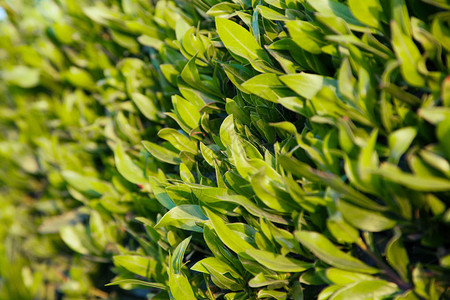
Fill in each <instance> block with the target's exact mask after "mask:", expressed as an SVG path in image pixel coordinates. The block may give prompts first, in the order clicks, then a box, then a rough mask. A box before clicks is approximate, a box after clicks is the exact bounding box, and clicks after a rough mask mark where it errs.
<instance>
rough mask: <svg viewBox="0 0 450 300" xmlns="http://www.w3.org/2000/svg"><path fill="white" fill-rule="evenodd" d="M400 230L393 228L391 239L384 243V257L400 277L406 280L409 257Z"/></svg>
mask: <svg viewBox="0 0 450 300" xmlns="http://www.w3.org/2000/svg"><path fill="white" fill-rule="evenodd" d="M401 237H402V235H401V232H400V230H395V234H394V236H393V237H392V239H391V240H390V241H389V242H388V244H387V245H386V258H387V261H388V262H389V264H390V265H391V266H392V267H393V268H394V269H395V270H396V271H397V272H398V274H399V275H400V277H401V278H402V279H403V280H405V281H408V278H409V277H408V273H409V272H408V265H409V257H408V253H407V252H406V249H405V247H404V246H403V243H402V240H401Z"/></svg>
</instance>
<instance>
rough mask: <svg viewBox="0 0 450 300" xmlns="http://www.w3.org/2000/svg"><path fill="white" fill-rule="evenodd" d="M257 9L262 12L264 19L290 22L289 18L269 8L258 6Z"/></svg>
mask: <svg viewBox="0 0 450 300" xmlns="http://www.w3.org/2000/svg"><path fill="white" fill-rule="evenodd" d="M257 8H258V9H259V11H260V12H261V15H262V16H263V18H266V19H269V20H273V21H285V20H289V18H288V17H286V16H285V15H282V14H280V13H279V12H277V11H275V10H273V9H271V8H269V7H267V6H262V5H258V6H257Z"/></svg>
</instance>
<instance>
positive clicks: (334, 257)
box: [295, 231, 378, 274]
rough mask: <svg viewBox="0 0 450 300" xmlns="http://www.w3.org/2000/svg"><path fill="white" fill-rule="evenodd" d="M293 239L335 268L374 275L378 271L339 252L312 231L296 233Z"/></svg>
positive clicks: (324, 238)
mask: <svg viewBox="0 0 450 300" xmlns="http://www.w3.org/2000/svg"><path fill="white" fill-rule="evenodd" d="M295 237H296V238H297V240H298V241H299V242H300V243H301V244H302V245H303V246H305V247H306V248H308V249H309V250H310V251H311V252H312V253H314V255H316V256H317V257H318V258H319V259H321V260H323V261H324V262H326V263H327V264H329V265H332V266H334V267H336V268H340V269H344V270H349V271H354V272H361V273H369V274H374V273H377V272H378V270H377V269H375V268H373V267H370V266H368V265H366V264H365V263H363V262H361V261H360V260H359V259H357V258H355V257H353V256H351V255H350V254H348V253H345V252H342V251H341V250H339V249H338V248H337V247H336V246H335V245H333V243H331V242H330V241H329V240H328V239H327V238H326V237H324V236H323V235H322V234H320V233H317V232H313V231H296V232H295Z"/></svg>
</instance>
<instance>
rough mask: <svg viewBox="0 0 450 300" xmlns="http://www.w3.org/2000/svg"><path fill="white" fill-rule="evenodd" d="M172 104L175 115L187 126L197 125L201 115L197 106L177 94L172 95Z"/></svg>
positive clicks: (193, 126)
mask: <svg viewBox="0 0 450 300" xmlns="http://www.w3.org/2000/svg"><path fill="white" fill-rule="evenodd" d="M172 104H173V108H174V109H175V113H176V115H177V117H178V118H179V119H180V120H182V121H183V123H184V124H186V125H187V126H188V127H189V128H191V129H193V128H196V127H197V126H198V125H199V122H200V118H201V115H200V112H199V108H198V107H196V106H195V105H193V104H192V103H190V102H189V101H186V100H185V99H183V98H182V97H180V96H178V95H175V96H173V97H172Z"/></svg>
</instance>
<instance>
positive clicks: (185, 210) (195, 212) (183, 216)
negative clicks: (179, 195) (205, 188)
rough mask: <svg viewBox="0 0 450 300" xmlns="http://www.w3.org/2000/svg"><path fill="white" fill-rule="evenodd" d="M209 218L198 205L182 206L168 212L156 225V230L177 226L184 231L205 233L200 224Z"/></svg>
mask: <svg viewBox="0 0 450 300" xmlns="http://www.w3.org/2000/svg"><path fill="white" fill-rule="evenodd" d="M207 219H208V218H207V217H206V216H205V215H204V214H203V212H202V210H201V209H200V206H198V205H180V206H176V207H174V208H172V209H171V210H170V211H168V212H167V213H166V214H165V215H164V216H163V217H162V218H161V220H160V221H159V222H158V224H156V225H155V228H160V227H164V226H169V225H171V226H175V227H178V228H181V229H184V230H191V231H196V232H203V230H202V228H201V227H199V226H198V225H197V224H198V223H203V222H204V221H205V220H207Z"/></svg>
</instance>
